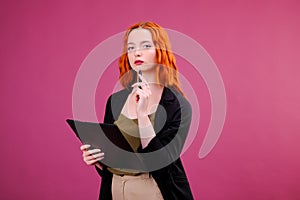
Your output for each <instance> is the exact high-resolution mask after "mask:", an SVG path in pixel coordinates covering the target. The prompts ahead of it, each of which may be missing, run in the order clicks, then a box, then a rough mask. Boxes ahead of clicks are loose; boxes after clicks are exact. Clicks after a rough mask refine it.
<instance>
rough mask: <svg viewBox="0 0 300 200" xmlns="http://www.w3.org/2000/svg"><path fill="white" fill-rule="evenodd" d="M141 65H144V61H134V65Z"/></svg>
mask: <svg viewBox="0 0 300 200" xmlns="http://www.w3.org/2000/svg"><path fill="white" fill-rule="evenodd" d="M143 63H144V61H142V60H136V61H134V64H135V65H141V64H143Z"/></svg>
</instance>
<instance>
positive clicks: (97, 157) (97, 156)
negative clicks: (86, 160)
mask: <svg viewBox="0 0 300 200" xmlns="http://www.w3.org/2000/svg"><path fill="white" fill-rule="evenodd" d="M93 157H94V158H95V159H99V158H101V157H104V153H98V154H94V155H93Z"/></svg>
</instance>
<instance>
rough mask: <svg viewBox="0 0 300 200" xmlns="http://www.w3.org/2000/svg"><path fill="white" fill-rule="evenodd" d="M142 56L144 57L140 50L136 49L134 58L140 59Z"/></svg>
mask: <svg viewBox="0 0 300 200" xmlns="http://www.w3.org/2000/svg"><path fill="white" fill-rule="evenodd" d="M141 55H142V51H141V50H140V49H136V50H135V51H134V56H136V57H140V56H141Z"/></svg>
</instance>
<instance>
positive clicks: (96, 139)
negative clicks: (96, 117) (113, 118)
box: [66, 119, 142, 169]
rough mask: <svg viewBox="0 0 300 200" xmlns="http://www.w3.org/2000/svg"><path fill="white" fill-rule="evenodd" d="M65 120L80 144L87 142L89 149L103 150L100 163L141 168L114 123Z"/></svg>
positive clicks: (118, 166)
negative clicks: (102, 157)
mask: <svg viewBox="0 0 300 200" xmlns="http://www.w3.org/2000/svg"><path fill="white" fill-rule="evenodd" d="M66 122H67V123H68V124H69V126H70V127H71V128H72V130H73V132H74V133H75V134H76V136H77V137H78V138H79V139H80V141H81V142H82V144H89V145H91V147H90V148H89V149H96V148H97V149H101V151H102V152H104V159H103V160H101V161H100V163H101V164H103V165H106V166H109V167H112V168H126V169H136V168H139V169H141V166H142V165H141V161H140V159H139V158H138V156H136V155H135V153H134V152H133V149H132V148H131V146H130V145H129V143H128V142H127V140H126V139H125V137H124V136H123V135H122V133H121V131H120V130H119V128H118V127H117V126H116V125H114V124H106V123H97V122H84V121H79V120H74V119H67V120H66Z"/></svg>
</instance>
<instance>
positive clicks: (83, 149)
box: [80, 144, 91, 151]
mask: <svg viewBox="0 0 300 200" xmlns="http://www.w3.org/2000/svg"><path fill="white" fill-rule="evenodd" d="M90 147H91V145H89V144H84V145H81V146H80V150H81V151H87V149H88V148H90Z"/></svg>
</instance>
